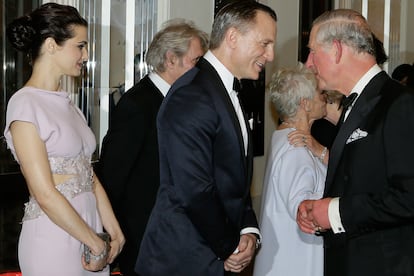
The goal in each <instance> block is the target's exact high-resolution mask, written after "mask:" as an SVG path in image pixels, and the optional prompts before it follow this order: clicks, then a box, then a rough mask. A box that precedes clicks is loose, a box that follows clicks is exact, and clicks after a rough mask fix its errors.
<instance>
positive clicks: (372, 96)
mask: <svg viewBox="0 0 414 276" xmlns="http://www.w3.org/2000/svg"><path fill="white" fill-rule="evenodd" d="M386 79H387V77H386V73H385V72H381V73H379V74H378V75H376V76H375V77H374V78H373V79H372V80H371V81H370V82H369V83H368V85H367V86H366V87H365V88H364V90H363V91H362V93H361V95H360V96H359V98H358V99H357V100H356V102H355V104H354V106H353V107H352V109H351V111H350V113H349V115H348V118H347V119H346V120H345V122H344V123H343V124H342V125H341V127H340V128H339V131H338V134H337V136H336V138H335V140H334V143H333V144H332V148H331V150H330V153H329V164H328V172H327V176H326V184H325V186H326V187H325V192H326V191H329V187H330V185H332V182H333V179H334V176H335V173H336V170H337V168H338V164H339V162H340V160H341V157H342V153H343V150H344V147H345V145H346V141H347V139H348V138H349V136H350V135H351V134H352V132H353V131H355V130H356V129H357V128H358V127H359V126H360V125H361V122H362V121H363V120H364V118H366V116H367V115H368V114H369V113H370V112H371V111H372V110H373V109H374V107H375V106H376V105H377V103H378V102H379V100H380V99H381V94H380V91H381V88H382V86H383V85H384V83H385V81H386Z"/></svg>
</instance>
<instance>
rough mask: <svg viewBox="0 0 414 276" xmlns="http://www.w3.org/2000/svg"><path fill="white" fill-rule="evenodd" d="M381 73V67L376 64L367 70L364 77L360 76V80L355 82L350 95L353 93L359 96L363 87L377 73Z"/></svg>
mask: <svg viewBox="0 0 414 276" xmlns="http://www.w3.org/2000/svg"><path fill="white" fill-rule="evenodd" d="M381 71H382V69H381V67H379V66H378V64H375V65H374V66H372V67H371V69H369V70H368V71H367V72H366V73H365V75H363V76H362V78H361V79H360V80H359V81H358V82H357V84H356V85H355V86H354V88H353V89H352V90H351V93H353V92H355V93H357V94H358V97H359V95H360V94H361V92H362V90H364V88H365V86H367V84H368V83H369V82H370V80H371V79H372V78H373V77H375V75H377V74H378V73H380V72H381Z"/></svg>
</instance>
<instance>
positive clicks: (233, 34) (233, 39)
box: [225, 27, 240, 48]
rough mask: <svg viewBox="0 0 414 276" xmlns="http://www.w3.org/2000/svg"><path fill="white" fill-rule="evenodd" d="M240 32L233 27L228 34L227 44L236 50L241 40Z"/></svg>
mask: <svg viewBox="0 0 414 276" xmlns="http://www.w3.org/2000/svg"><path fill="white" fill-rule="evenodd" d="M239 36H240V32H239V30H237V29H236V28H234V27H231V28H229V29H228V30H227V32H226V36H225V39H226V43H227V44H228V45H229V46H230V47H231V48H235V47H236V46H237V40H238V39H239Z"/></svg>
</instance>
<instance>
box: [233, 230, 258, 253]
mask: <svg viewBox="0 0 414 276" xmlns="http://www.w3.org/2000/svg"><path fill="white" fill-rule="evenodd" d="M244 234H255V235H256V249H258V248H259V247H260V245H261V244H262V234H260V231H259V229H258V228H256V227H246V228H243V229H242V230H241V231H240V236H241V235H244ZM237 253H239V248H238V247H237V248H236V250H234V252H233V254H237Z"/></svg>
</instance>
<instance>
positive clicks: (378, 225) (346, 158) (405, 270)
mask: <svg viewBox="0 0 414 276" xmlns="http://www.w3.org/2000/svg"><path fill="white" fill-rule="evenodd" d="M309 48H310V54H309V57H308V60H307V66H308V67H310V68H312V69H313V70H314V71H315V73H316V74H317V78H318V80H319V85H320V87H321V88H322V89H335V90H338V91H340V92H341V93H342V94H344V95H346V96H349V95H352V94H354V93H356V100H354V102H353V105H351V107H350V109H348V110H346V113H345V114H344V115H345V116H344V117H345V121H344V122H343V124H342V126H341V127H340V129H339V132H338V134H337V137H336V138H335V141H334V143H333V145H332V148H331V151H330V157H329V164H328V173H327V179H326V186H325V197H324V198H323V199H321V200H316V201H304V202H302V203H301V205H300V207H299V211H298V217H297V220H298V224H299V226H300V227H301V229H302V230H303V231H305V232H307V233H312V232H315V230H317V231H319V232H322V234H323V235H324V241H325V256H326V258H325V275H328V276H331V275H332V276H333V275H335V276H371V275H375V276H385V275H387V276H397V275H398V276H412V275H414V250H413V248H414V169H413V168H414V143H413V141H414V129H413V127H412V126H413V125H414V95H413V93H412V92H410V90H409V89H408V88H406V87H404V86H402V85H401V84H399V83H397V82H396V81H394V80H392V79H391V78H390V77H389V76H388V75H387V74H386V73H385V72H384V71H382V70H381V68H380V67H379V66H378V65H377V63H376V60H375V55H376V53H375V50H374V49H375V47H374V43H373V36H372V31H371V29H370V27H369V25H368V23H367V22H366V20H365V18H364V17H363V16H362V15H361V14H359V13H358V12H356V11H353V10H335V11H330V12H326V13H325V14H323V15H321V16H320V17H319V18H318V19H316V20H315V22H314V24H313V27H312V30H311V34H310V40H309ZM351 93H352V94H351ZM324 231H325V232H324Z"/></svg>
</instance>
